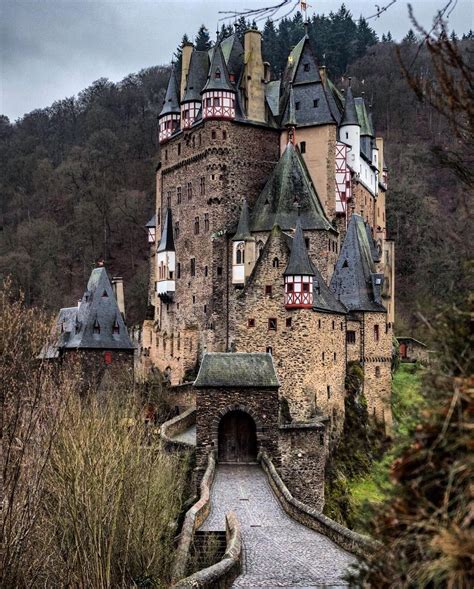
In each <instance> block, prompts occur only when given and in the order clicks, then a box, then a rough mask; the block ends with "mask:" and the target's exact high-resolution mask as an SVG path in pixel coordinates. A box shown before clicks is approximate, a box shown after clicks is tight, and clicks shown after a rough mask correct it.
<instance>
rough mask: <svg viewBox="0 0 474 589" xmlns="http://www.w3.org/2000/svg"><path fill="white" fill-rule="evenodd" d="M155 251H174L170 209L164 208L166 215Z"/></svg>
mask: <svg viewBox="0 0 474 589" xmlns="http://www.w3.org/2000/svg"><path fill="white" fill-rule="evenodd" d="M156 251H157V252H174V251H175V248H174V237H173V217H172V214H171V209H167V210H166V217H165V221H164V223H163V231H162V233H161V239H160V243H159V244H158V248H157V250H156Z"/></svg>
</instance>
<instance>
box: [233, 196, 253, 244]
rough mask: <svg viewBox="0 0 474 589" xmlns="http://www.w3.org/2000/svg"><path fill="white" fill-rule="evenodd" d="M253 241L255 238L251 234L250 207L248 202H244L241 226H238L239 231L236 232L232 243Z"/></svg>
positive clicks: (240, 220) (241, 212)
mask: <svg viewBox="0 0 474 589" xmlns="http://www.w3.org/2000/svg"><path fill="white" fill-rule="evenodd" d="M251 239H253V237H252V235H251V234H250V226H249V207H248V204H247V200H244V202H243V203H242V209H241V211H240V218H239V224H238V226H237V231H236V232H235V235H234V237H233V238H232V241H249V240H251Z"/></svg>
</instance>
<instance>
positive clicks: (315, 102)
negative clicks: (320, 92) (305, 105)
mask: <svg viewBox="0 0 474 589" xmlns="http://www.w3.org/2000/svg"><path fill="white" fill-rule="evenodd" d="M318 106H319V98H315V99H314V100H313V107H314V108H318Z"/></svg>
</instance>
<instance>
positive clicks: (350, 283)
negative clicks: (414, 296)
mask: <svg viewBox="0 0 474 589" xmlns="http://www.w3.org/2000/svg"><path fill="white" fill-rule="evenodd" d="M378 280H380V281H383V277H382V275H381V274H378V273H377V272H376V269H375V264H374V260H373V257H372V251H371V246H370V243H369V239H368V236H367V229H366V227H365V223H364V219H363V218H362V217H361V216H360V215H355V214H354V215H352V217H351V220H350V222H349V225H348V227H347V234H346V238H345V240H344V243H343V245H342V248H341V253H340V254H339V258H338V260H337V263H336V268H335V269H334V274H333V275H332V278H331V284H330V288H331V290H332V291H333V293H334V294H335V295H336V297H337V299H338V300H339V301H341V303H343V304H344V305H345V306H346V307H347V309H348V310H349V311H378V312H385V307H383V305H382V304H381V303H380V302H379V301H380V290H381V286H382V282H380V283H379V284H378V285H377V281H378Z"/></svg>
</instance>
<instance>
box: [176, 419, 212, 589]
mask: <svg viewBox="0 0 474 589" xmlns="http://www.w3.org/2000/svg"><path fill="white" fill-rule="evenodd" d="M183 415H184V414H183ZM215 472H216V451H215V450H213V451H212V452H210V453H209V458H208V463H207V468H206V472H205V473H204V476H203V477H202V481H201V487H200V490H201V496H200V498H199V500H198V501H197V502H196V503H195V504H194V505H193V506H192V507H191V508H190V509H188V511H187V513H186V516H185V518H184V523H183V527H182V529H181V533H180V535H179V542H178V547H177V549H176V556H175V560H174V564H173V572H172V575H171V579H172V582H173V583H177V582H178V581H179V580H180V579H183V578H184V576H185V575H186V568H187V564H188V559H189V553H190V549H191V544H192V541H193V538H194V532H195V530H196V529H197V528H199V527H200V526H201V525H202V524H203V523H204V521H205V520H206V518H207V516H208V515H209V510H210V508H211V487H212V483H213V481H214V475H215Z"/></svg>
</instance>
